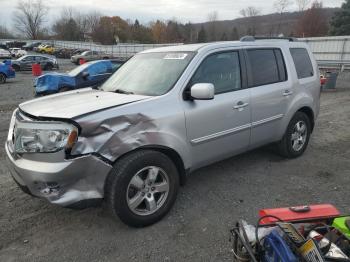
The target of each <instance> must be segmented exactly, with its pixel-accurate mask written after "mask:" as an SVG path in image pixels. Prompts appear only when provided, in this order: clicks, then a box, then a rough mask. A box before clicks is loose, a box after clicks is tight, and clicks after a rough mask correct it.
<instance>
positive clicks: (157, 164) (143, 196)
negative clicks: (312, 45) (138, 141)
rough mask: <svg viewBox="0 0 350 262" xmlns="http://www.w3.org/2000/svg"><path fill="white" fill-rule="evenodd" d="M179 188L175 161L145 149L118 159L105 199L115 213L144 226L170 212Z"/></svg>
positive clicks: (109, 179)
mask: <svg viewBox="0 0 350 262" xmlns="http://www.w3.org/2000/svg"><path fill="white" fill-rule="evenodd" d="M178 188H179V174H178V171H177V168H176V166H175V165H174V163H173V162H172V161H171V160H170V159H169V158H168V157H167V156H166V155H164V154H163V153H160V152H157V151H152V150H142V151H138V152H135V153H132V154H130V155H128V156H126V157H124V158H123V159H121V160H120V161H118V162H117V163H116V165H115V166H114V168H113V169H112V171H111V172H110V174H109V175H108V178H107V180H106V186H105V189H106V195H105V199H106V202H107V205H108V207H109V209H110V210H111V211H112V213H114V214H115V215H117V216H118V217H119V218H120V219H121V220H122V221H123V222H124V223H125V224H127V225H129V226H133V227H144V226H148V225H151V224H154V223H156V222H158V221H159V220H160V219H162V218H163V217H164V216H165V215H166V214H167V213H168V212H169V210H170V209H171V207H172V206H173V204H174V202H175V199H176V195H177V192H178Z"/></svg>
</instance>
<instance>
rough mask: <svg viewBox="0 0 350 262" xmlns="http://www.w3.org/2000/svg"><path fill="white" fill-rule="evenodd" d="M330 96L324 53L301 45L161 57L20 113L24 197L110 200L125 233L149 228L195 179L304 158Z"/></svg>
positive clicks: (16, 171)
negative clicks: (323, 77) (235, 166)
mask: <svg viewBox="0 0 350 262" xmlns="http://www.w3.org/2000/svg"><path fill="white" fill-rule="evenodd" d="M319 97H320V80H319V73H318V69H317V65H316V62H315V60H314V58H313V55H312V53H311V52H310V50H309V48H308V46H307V45H306V44H305V43H302V42H297V41H292V39H290V40H289V39H286V40H285V39H278V40H257V39H254V38H244V39H243V40H241V41H238V42H219V43H208V44H195V45H183V46H175V47H165V48H159V49H153V50H148V51H145V52H142V53H139V54H138V55H136V56H134V57H133V58H132V59H130V60H129V61H128V62H127V63H126V64H124V65H123V66H122V67H121V68H120V69H119V70H118V71H117V72H116V73H115V74H113V75H112V76H111V78H109V80H107V81H106V82H105V83H104V84H103V85H102V86H100V87H99V89H98V90H95V89H91V88H87V89H83V90H76V91H71V92H66V93H62V94H57V95H52V96H49V97H43V98H39V99H35V100H32V101H29V102H25V103H23V104H21V105H19V107H18V109H17V110H16V111H15V112H14V113H13V117H12V121H11V125H10V130H9V135H8V140H7V142H6V151H7V156H8V160H9V164H10V167H11V173H12V176H13V178H14V180H15V181H16V182H17V183H18V185H19V186H20V187H21V188H22V189H23V190H24V191H25V192H27V193H30V194H32V195H34V196H37V197H41V198H45V199H47V200H48V201H49V202H51V203H53V204H58V205H61V206H65V207H82V206H86V205H91V204H96V203H98V202H100V201H101V200H102V199H104V200H105V202H106V203H107V206H108V207H109V208H110V209H111V210H112V212H113V213H114V214H116V215H118V216H119V218H120V219H121V220H122V221H123V222H125V223H126V224H128V225H131V226H146V225H150V224H152V223H155V222H157V221H158V220H160V219H161V218H162V217H163V216H164V215H165V214H166V213H167V212H168V211H169V210H170V208H171V207H172V205H173V204H174V201H175V198H176V195H177V192H178V189H179V185H182V184H184V183H185V181H186V177H187V174H189V173H190V172H192V171H193V170H195V169H198V168H200V167H203V166H206V165H209V164H211V163H214V162H216V161H219V160H222V159H225V158H228V157H231V156H233V155H236V154H239V153H242V152H245V151H247V150H251V149H253V148H256V147H259V146H262V145H266V144H270V143H274V144H276V147H277V148H278V149H279V152H280V153H281V154H282V155H283V156H285V157H287V158H294V157H298V156H300V155H302V154H303V152H304V151H305V149H306V147H307V145H308V141H309V138H310V135H311V133H312V130H313V128H314V124H315V120H316V117H317V115H318V112H319Z"/></svg>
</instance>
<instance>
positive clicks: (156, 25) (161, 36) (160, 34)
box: [151, 20, 167, 44]
mask: <svg viewBox="0 0 350 262" xmlns="http://www.w3.org/2000/svg"><path fill="white" fill-rule="evenodd" d="M166 28H167V27H166V24H165V23H164V22H163V21H160V20H157V21H156V22H153V23H151V31H152V35H153V40H154V41H155V42H156V43H157V44H160V43H165V42H166Z"/></svg>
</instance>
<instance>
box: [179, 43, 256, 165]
mask: <svg viewBox="0 0 350 262" xmlns="http://www.w3.org/2000/svg"><path fill="white" fill-rule="evenodd" d="M242 59H243V56H242V53H241V52H240V51H238V50H233V51H225V52H220V53H215V54H211V55H209V56H207V57H206V58H205V59H204V60H203V62H202V63H201V65H200V66H199V68H198V69H197V71H196V72H195V74H194V76H193V77H192V80H191V81H190V83H189V86H188V87H191V86H193V85H194V84H196V83H211V84H213V85H214V88H215V97H214V99H213V100H187V101H184V104H185V117H186V127H187V138H188V140H189V141H188V142H189V144H190V145H191V151H192V152H191V155H192V156H193V159H192V161H193V166H194V168H198V167H201V166H205V165H208V164H210V163H213V162H216V161H218V160H221V159H224V158H227V157H229V156H231V155H234V154H238V153H240V152H243V151H245V150H247V149H248V147H249V142H250V125H251V105H250V90H249V89H247V88H246V78H245V77H244V75H245V73H244V72H243V71H244V68H241V64H243V63H242Z"/></svg>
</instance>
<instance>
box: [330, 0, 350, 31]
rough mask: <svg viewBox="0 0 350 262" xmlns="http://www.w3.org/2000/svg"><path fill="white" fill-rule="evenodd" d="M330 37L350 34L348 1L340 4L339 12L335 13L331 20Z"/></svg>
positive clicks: (349, 6) (349, 0)
mask: <svg viewBox="0 0 350 262" xmlns="http://www.w3.org/2000/svg"><path fill="white" fill-rule="evenodd" d="M330 34H331V35H349V34H350V0H346V1H345V3H343V4H342V6H341V9H340V11H339V12H336V13H335V15H334V17H333V18H332V20H331V30H330Z"/></svg>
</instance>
